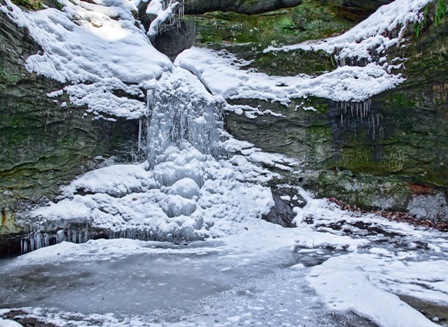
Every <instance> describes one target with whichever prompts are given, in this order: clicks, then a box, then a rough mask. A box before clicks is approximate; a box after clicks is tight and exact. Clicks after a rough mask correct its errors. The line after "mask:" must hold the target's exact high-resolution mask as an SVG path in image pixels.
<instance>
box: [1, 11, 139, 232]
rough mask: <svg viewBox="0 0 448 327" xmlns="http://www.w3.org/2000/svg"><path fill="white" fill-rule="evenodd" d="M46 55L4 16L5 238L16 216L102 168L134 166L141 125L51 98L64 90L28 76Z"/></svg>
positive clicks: (3, 176) (3, 223)
mask: <svg viewBox="0 0 448 327" xmlns="http://www.w3.org/2000/svg"><path fill="white" fill-rule="evenodd" d="M38 51H40V49H39V47H38V46H37V45H36V44H35V43H34V42H33V40H32V39H31V38H30V37H29V36H28V35H27V32H26V30H24V29H21V28H18V27H17V26H16V25H15V24H13V23H12V22H11V21H10V20H9V19H8V18H7V17H6V16H5V15H3V14H0V151H1V155H0V211H1V212H2V224H1V225H0V233H2V234H3V233H10V232H16V231H17V230H16V229H15V226H14V221H13V219H14V212H15V211H17V210H20V209H23V208H24V207H26V206H27V205H30V204H33V203H38V202H41V201H44V200H45V199H47V198H52V197H54V196H55V194H57V192H58V188H59V186H60V185H62V184H66V183H68V182H70V181H71V180H72V179H73V178H74V177H75V176H76V175H79V174H81V173H83V172H85V171H87V170H89V169H92V168H94V167H97V166H98V165H100V164H102V162H103V161H104V159H106V158H110V157H112V156H116V157H117V160H131V159H132V158H131V155H132V152H135V149H133V146H134V147H135V144H136V139H137V135H138V122H135V121H125V120H118V121H116V122H109V121H105V120H93V119H92V118H93V116H92V115H90V114H88V113H87V112H86V108H77V107H73V106H71V105H70V103H69V101H68V99H67V98H66V97H65V96H61V97H56V98H49V97H48V96H47V93H49V92H53V91H56V90H60V89H62V88H63V87H64V85H62V84H60V83H58V82H55V81H52V80H49V79H46V78H44V77H41V76H36V75H35V74H33V73H30V72H28V71H27V70H26V68H25V66H24V63H25V60H26V58H27V56H29V55H31V54H34V53H37V52H38Z"/></svg>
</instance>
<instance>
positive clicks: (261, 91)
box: [175, 47, 404, 105]
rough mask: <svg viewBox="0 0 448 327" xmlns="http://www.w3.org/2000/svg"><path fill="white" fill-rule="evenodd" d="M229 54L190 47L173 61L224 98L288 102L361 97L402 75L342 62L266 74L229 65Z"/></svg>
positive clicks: (392, 83)
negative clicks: (326, 68) (329, 67)
mask: <svg viewBox="0 0 448 327" xmlns="http://www.w3.org/2000/svg"><path fill="white" fill-rule="evenodd" d="M232 62H233V59H232V58H231V56H222V54H221V52H216V51H213V50H210V49H204V48H197V47H193V48H192V49H189V50H186V51H184V52H182V53H181V54H180V55H179V56H178V57H177V59H176V62H175V63H176V64H177V65H179V66H180V67H182V68H184V69H187V70H190V71H191V72H193V73H194V74H195V75H196V76H198V78H199V79H200V80H201V81H202V83H204V84H205V85H206V86H207V88H208V89H209V90H210V91H211V92H212V93H213V94H214V95H221V96H223V97H224V98H225V99H259V100H266V101H276V102H280V103H283V104H285V105H287V104H288V103H289V102H290V101H291V99H294V98H307V97H312V96H315V97H321V98H326V99H330V100H334V101H363V100H366V99H368V98H370V97H372V96H373V95H376V94H378V93H381V92H383V91H385V90H388V89H390V88H393V87H395V86H397V85H398V84H400V83H402V82H403V81H404V79H403V78H402V77H401V75H392V74H390V73H388V72H387V71H386V70H385V68H384V67H383V66H380V65H378V64H376V63H369V64H368V65H366V66H365V67H354V66H343V67H338V68H337V69H336V70H334V71H332V72H328V73H325V74H322V75H320V76H317V77H313V76H308V75H298V76H293V77H291V76H286V77H283V76H268V75H266V74H263V73H257V72H253V71H250V70H243V69H242V68H241V67H238V66H234V65H232Z"/></svg>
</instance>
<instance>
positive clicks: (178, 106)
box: [147, 69, 224, 168]
mask: <svg viewBox="0 0 448 327" xmlns="http://www.w3.org/2000/svg"><path fill="white" fill-rule="evenodd" d="M188 75H191V73H189V72H188V71H186V70H182V69H178V72H177V74H176V75H175V76H174V75H171V74H170V75H165V76H164V77H163V78H162V79H161V80H160V81H159V83H158V84H157V86H156V87H155V88H153V89H150V90H149V91H148V95H147V97H148V102H147V103H148V113H149V116H150V119H149V123H148V129H147V152H148V162H149V166H150V168H154V166H155V165H156V163H157V158H158V157H159V156H160V155H161V154H162V153H163V152H164V151H165V150H166V149H167V148H168V146H170V145H178V144H179V143H180V142H181V141H188V142H189V143H190V144H191V145H192V146H194V147H195V148H196V149H197V150H199V151H200V152H201V153H203V154H210V155H212V156H215V157H217V156H219V155H220V154H222V151H221V150H220V147H219V139H220V133H221V130H222V127H223V119H222V110H223V106H224V102H219V101H216V99H215V98H214V97H212V96H211V95H209V94H208V92H207V91H206V90H205V87H204V86H203V85H202V84H201V83H200V82H199V80H197V79H195V78H192V75H191V76H188ZM192 90H199V91H200V92H198V91H196V92H193V91H192Z"/></svg>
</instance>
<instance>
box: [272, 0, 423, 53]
mask: <svg viewBox="0 0 448 327" xmlns="http://www.w3.org/2000/svg"><path fill="white" fill-rule="evenodd" d="M430 2H432V0H395V1H393V2H392V3H390V4H388V5H384V6H382V7H380V8H379V9H378V10H377V11H376V12H375V13H373V14H372V15H370V16H369V17H368V18H367V19H365V20H364V21H362V22H361V23H359V24H358V25H357V26H355V27H354V28H352V29H350V30H349V31H347V32H345V33H344V34H342V35H339V36H335V37H332V38H327V39H324V40H319V41H309V42H305V43H300V44H296V45H288V46H283V47H279V48H275V47H269V48H267V49H266V50H265V51H266V52H269V51H291V50H297V49H302V50H308V51H319V50H322V51H325V52H327V53H329V54H334V53H335V51H338V54H337V59H340V60H343V59H344V58H357V59H362V58H367V59H368V60H369V61H372V59H373V58H372V53H377V54H378V55H381V53H382V52H383V51H384V50H386V49H387V48H389V47H391V46H400V45H401V44H402V43H403V42H404V41H405V40H404V39H403V34H404V31H405V30H406V28H407V27H408V25H409V24H412V23H414V22H417V21H421V19H422V16H421V13H422V10H423V8H424V7H425V6H426V5H427V4H428V3H430ZM394 31H398V32H396V33H395V32H394ZM395 34H396V35H395Z"/></svg>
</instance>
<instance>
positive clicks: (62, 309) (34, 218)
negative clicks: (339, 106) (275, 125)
mask: <svg viewBox="0 0 448 327" xmlns="http://www.w3.org/2000/svg"><path fill="white" fill-rule="evenodd" d="M427 2H428V1H423V0H419V1H411V0H397V1H395V2H393V3H392V4H390V5H389V6H386V7H382V9H380V13H381V14H376V15H373V16H372V17H374V18H372V19H374V21H373V22H372V21H367V22H366V23H365V24H366V25H365V26H383V27H384V26H386V27H384V28H383V29H382V30H381V29H378V30H376V32H375V33H376V34H375V33H370V32H369V31H367V30H366V31H365V33H364V34H363V35H361V36H362V37H361V36H359V35H358V34H356V35H357V37H356V38H355V37H351V36H350V35H351V34H347V35H345V36H341V37H340V39H339V40H340V42H341V43H338V44H339V45H338V47H341V49H342V48H344V49H345V48H350V47H351V46H354V44H361V45H362V44H366V43H364V41H363V42H360V41H361V40H370V41H372V42H371V44H374V45H375V47H376V48H375V49H376V50H378V48H377V47H378V46H382V45H385V46H388V45H396V44H397V42H396V41H395V40H392V39H391V40H386V41H387V42H386V41H384V42H383V43H381V44H379V43H375V42H376V41H375V42H373V40H374V39H375V40H376V39H378V37H377V35H378V33H382V31H385V30H387V29H388V28H392V27H394V26H395V27H396V26H397V25H396V23H397V22H398V23H400V24H401V23H403V22H405V21H406V20H409V21H414V20H415V19H418V17H419V16H418V15H417V12H418V10H419V9H421V8H422V7H423V6H424V5H425V4H426V3H427ZM5 3H6V4H5V5H0V10H1V11H2V12H4V13H6V14H7V15H9V17H11V19H13V20H14V21H16V22H17V23H18V24H19V25H21V26H23V27H26V28H28V30H29V31H30V34H31V36H32V37H33V38H34V39H35V40H36V41H37V42H38V43H39V44H40V46H41V47H42V49H43V52H42V53H39V54H36V55H33V56H30V57H29V58H27V60H26V67H27V68H28V69H29V70H31V71H34V72H36V73H38V74H42V75H45V76H47V77H49V78H54V79H56V80H58V81H60V82H64V83H67V85H66V86H65V87H64V88H63V89H62V90H55V92H52V93H50V94H49V96H50V97H57V96H58V95H60V94H61V92H66V93H67V94H69V96H70V101H71V102H72V103H73V104H75V105H80V104H86V105H87V106H88V107H89V108H90V111H91V112H93V113H95V114H96V115H98V116H101V115H103V114H107V115H112V116H121V117H127V118H129V119H136V118H140V117H142V116H151V115H152V117H151V122H150V124H149V125H148V126H147V131H148V135H149V139H148V140H147V142H146V143H145V142H143V143H145V144H146V146H147V151H148V161H147V162H144V163H141V164H135V165H113V166H110V167H105V168H102V169H99V170H95V171H91V172H89V173H87V174H85V175H83V176H80V177H78V178H77V179H76V180H74V181H73V182H72V183H71V184H70V185H67V186H64V187H63V188H62V189H61V196H60V198H59V199H57V202H54V203H53V202H52V203H49V204H48V205H47V206H44V207H40V208H37V209H36V210H34V211H33V212H31V213H30V215H28V216H27V217H26V218H27V219H28V221H26V224H30V225H34V226H35V227H36V228H38V229H39V228H42V229H45V228H51V227H54V228H57V227H64V226H65V225H67V224H70V223H86V224H89V225H91V226H93V227H98V228H106V229H110V230H115V231H121V230H129V229H136V230H142V229H143V230H146V231H147V232H148V233H149V234H150V235H152V236H153V237H152V238H153V239H164V240H174V241H177V242H179V243H180V245H175V244H171V243H156V242H143V241H136V240H124V239H116V240H96V241H93V240H91V241H88V242H87V243H84V244H72V243H66V242H63V243H61V244H58V245H55V246H52V247H47V248H42V249H39V250H37V251H34V252H31V253H28V254H26V255H23V256H20V257H18V258H14V259H7V260H2V261H1V262H0V272H1V275H2V282H1V287H0V299H1V300H0V307H3V308H5V309H3V310H1V311H0V323H1V324H3V325H7V324H9V325H11V326H14V325H16V324H15V323H14V322H12V321H11V320H8V317H9V315H13V316H18V315H22V316H24V317H26V318H29V319H32V318H33V317H34V318H36V319H41V320H42V321H46V322H49V323H54V324H55V325H57V326H236V325H242V326H244V325H248V326H375V325H380V326H436V324H435V323H433V322H431V321H430V320H429V319H427V318H426V317H424V316H423V315H422V314H421V313H419V312H418V310H416V309H414V308H412V307H410V306H409V305H408V304H406V303H405V302H404V301H402V300H401V299H400V298H399V297H398V296H397V295H400V296H407V297H411V298H416V299H420V301H423V302H425V301H426V302H429V303H433V304H434V305H436V306H438V307H441V308H448V279H447V276H446V271H448V264H447V261H446V259H447V252H448V236H447V235H446V234H443V233H440V232H436V231H426V230H421V229H416V228H414V227H412V226H409V225H406V224H400V223H392V222H388V221H385V220H384V219H382V218H380V217H375V216H373V215H356V214H353V213H347V212H343V211H341V210H339V208H338V207H337V206H336V205H335V204H333V203H329V202H328V201H326V200H325V199H321V200H319V199H314V198H313V197H312V196H311V195H310V194H308V193H307V192H306V191H304V190H302V189H301V188H299V187H295V186H288V187H293V188H294V187H295V188H296V191H297V195H300V196H301V197H303V198H305V200H306V201H307V204H306V206H305V207H303V208H300V207H295V208H293V210H294V212H295V213H296V214H297V216H296V218H295V222H296V223H297V225H298V227H297V228H292V229H285V228H282V227H280V226H277V225H273V224H270V223H267V222H265V221H263V220H261V219H260V217H261V215H262V214H266V213H268V212H269V209H270V207H271V206H272V204H273V198H272V194H271V190H270V188H268V187H267V186H266V185H267V183H268V182H269V181H270V180H272V179H273V178H274V177H275V174H273V173H272V172H270V171H268V170H267V169H265V168H263V165H262V164H266V165H269V166H276V167H277V168H279V169H284V170H291V167H292V166H294V165H295V164H296V163H294V162H292V161H291V160H289V159H288V158H285V157H283V156H280V155H275V154H266V153H263V152H261V151H260V150H259V149H256V148H254V147H253V146H252V145H251V144H249V143H247V142H242V141H236V140H234V139H232V138H231V137H230V136H229V135H227V134H226V133H225V132H224V131H223V129H222V121H221V120H220V118H221V115H220V111H219V110H220V108H222V106H223V104H225V100H226V99H231V98H234V97H238V98H257V99H266V100H270V101H280V102H282V103H285V104H287V103H288V102H289V100H290V99H291V98H293V97H307V96H319V97H324V98H328V99H332V100H340V101H349V100H350V101H362V100H365V99H367V98H368V97H370V96H372V95H374V94H377V93H379V92H382V91H384V90H385V89H388V88H391V87H394V86H395V85H397V84H398V83H400V82H401V81H402V77H401V76H399V75H394V74H392V73H391V71H390V69H389V68H388V67H389V66H388V65H387V64H381V63H379V62H373V61H372V62H370V63H368V64H367V65H366V66H365V67H350V66H343V67H340V68H338V69H336V70H335V71H334V72H330V73H326V74H323V75H321V76H318V77H310V76H294V77H269V76H266V75H263V74H259V73H254V72H249V71H244V70H243V68H244V62H241V61H238V60H237V59H236V58H234V57H232V56H230V55H228V54H223V53H217V52H213V51H210V50H206V49H197V48H194V49H191V50H188V51H185V52H184V53H183V54H182V55H181V56H180V57H179V58H178V59H177V61H176V63H175V64H172V63H171V62H170V61H169V59H168V58H167V57H165V56H164V55H162V54H160V53H158V52H157V51H156V50H155V49H154V48H153V47H152V45H151V44H150V42H149V40H148V38H147V36H146V34H145V31H144V30H142V29H141V28H140V27H138V24H136V21H135V20H134V18H133V15H132V10H135V5H134V4H133V3H132V2H129V1H125V0H96V1H93V2H83V1H79V0H74V1H68V0H67V1H66V0H62V1H61V4H62V5H63V10H62V11H58V10H56V9H47V10H42V11H39V12H24V11H22V10H21V9H19V8H18V7H16V6H15V5H13V4H12V3H11V2H10V1H9V0H5ZM402 9H404V11H403V10H402ZM406 10H407V11H406ZM394 24H395V25H394ZM388 26H389V27H388ZM358 30H359V28H358ZM354 31H355V32H356V31H357V30H356V29H355V30H354ZM355 32H348V33H352V34H353V33H355ZM356 33H361V32H359V31H358V32H356ZM369 33H370V34H369ZM358 36H359V37H358ZM341 40H344V42H345V43H344V42H342V41H341ZM370 41H368V42H370ZM329 42H330V43H331V44H333V43H334V42H336V41H334V39H333V40H331V41H329ZM332 42H333V43H332ZM366 42H367V41H366ZM330 43H329V44H330ZM334 44H336V43H334ZM303 46H304V47H305V46H308V45H303ZM333 49H334V48H333ZM270 51H274V50H272V49H270ZM341 53H343V51H342V52H341ZM339 59H340V58H339ZM368 59H370V58H368ZM188 71H190V72H188ZM192 73H193V74H192ZM200 82H202V84H201V83H200ZM204 85H205V86H206V87H207V89H208V90H210V91H211V92H212V94H209V93H207V90H206V87H204ZM117 90H121V91H124V93H127V94H129V97H126V96H120V97H119V96H116V95H115V94H114V92H115V91H117ZM115 93H116V92H115ZM120 94H122V92H120ZM136 97H137V98H141V101H140V100H136ZM145 97H147V101H145ZM164 99H165V100H166V101H165V100H164ZM168 100H169V101H168ZM164 113H166V114H164ZM184 114H185V115H184ZM136 142H137V140H136ZM151 233H152V234H151ZM199 240H201V241H199ZM185 241H189V242H190V243H188V244H187V243H185ZM11 308H17V309H20V310H21V311H22V312H21V313H17V312H16V313H14V312H12V311H11ZM430 318H431V319H432V318H434V319H435V320H437V317H434V316H432V317H430Z"/></svg>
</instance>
